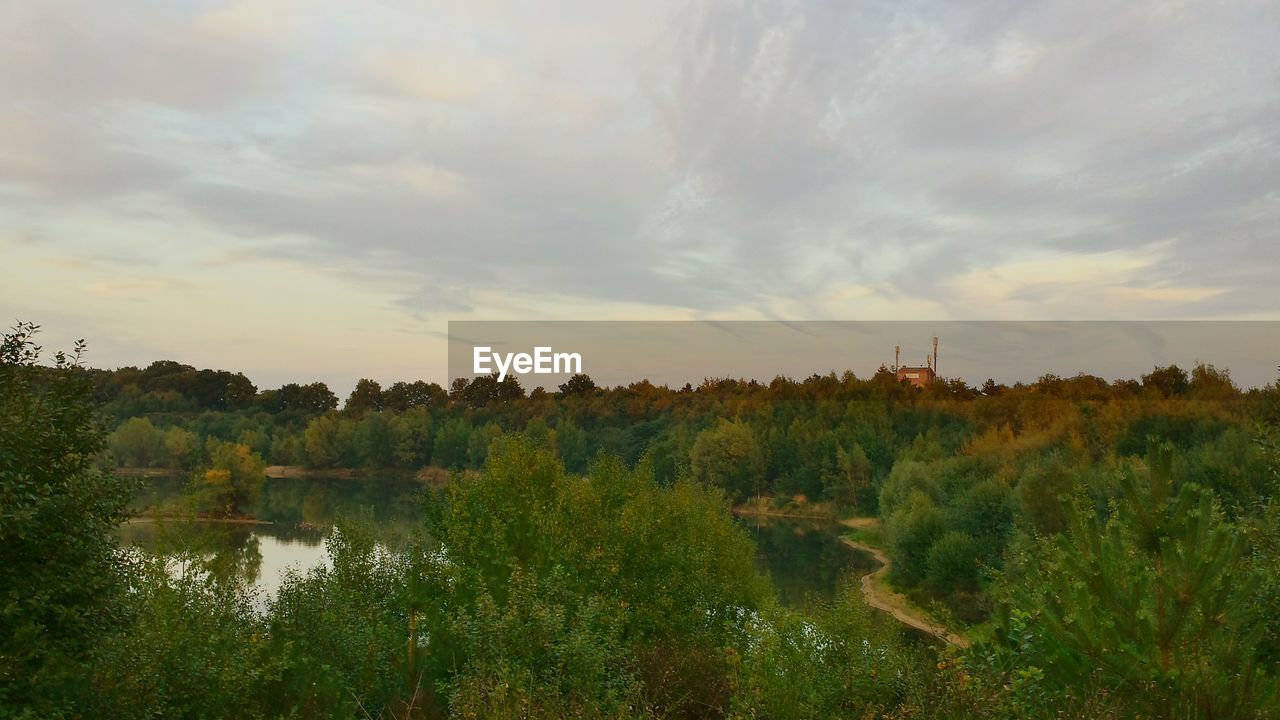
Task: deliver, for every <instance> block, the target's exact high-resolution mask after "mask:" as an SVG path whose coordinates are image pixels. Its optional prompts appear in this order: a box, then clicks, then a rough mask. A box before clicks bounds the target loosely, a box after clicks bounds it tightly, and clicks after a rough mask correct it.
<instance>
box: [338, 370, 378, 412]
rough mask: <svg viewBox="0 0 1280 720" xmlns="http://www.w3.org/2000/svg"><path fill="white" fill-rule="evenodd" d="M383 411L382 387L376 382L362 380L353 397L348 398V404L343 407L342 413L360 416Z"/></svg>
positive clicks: (352, 393) (358, 383)
mask: <svg viewBox="0 0 1280 720" xmlns="http://www.w3.org/2000/svg"><path fill="white" fill-rule="evenodd" d="M381 409H382V386H381V385H379V384H378V383H377V381H375V380H369V379H367V378H361V379H360V380H359V381H358V382H357V383H356V387H355V389H354V390H352V391H351V395H350V396H349V397H348V398H347V404H346V405H343V406H342V411H343V412H345V413H349V414H351V415H355V416H360V415H364V414H365V413H367V412H369V411H377V410H381Z"/></svg>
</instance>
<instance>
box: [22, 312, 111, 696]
mask: <svg viewBox="0 0 1280 720" xmlns="http://www.w3.org/2000/svg"><path fill="white" fill-rule="evenodd" d="M38 329H39V328H38V326H36V325H33V324H30V323H18V324H17V326H16V327H14V328H13V329H12V330H11V331H10V332H6V333H5V334H4V336H3V342H0V708H4V709H5V710H6V711H7V712H11V713H13V714H15V715H23V714H24V712H25V713H27V714H28V716H30V717H53V716H57V715H59V714H62V713H63V712H65V711H67V710H68V709H69V708H68V705H69V703H70V702H71V701H72V700H73V699H74V698H76V697H78V696H79V695H80V694H81V693H82V692H83V690H84V683H83V681H82V677H83V673H82V670H81V664H82V663H83V662H84V659H85V658H86V656H87V655H88V653H89V652H90V651H91V650H92V649H93V648H94V647H95V646H96V644H97V643H98V641H99V640H100V638H101V637H102V634H103V633H104V632H107V631H109V630H110V629H111V628H113V627H115V626H117V625H118V624H119V623H120V621H121V620H122V612H123V610H122V604H121V602H120V601H121V598H122V594H123V592H124V591H125V588H126V586H127V578H128V571H127V564H126V560H125V557H124V556H123V555H122V554H121V553H120V552H119V548H118V546H117V544H116V541H115V536H114V534H113V531H114V529H115V527H116V525H118V524H119V523H120V522H121V521H122V520H123V519H124V518H125V517H126V507H127V505H128V503H129V501H130V500H131V499H132V496H133V493H134V491H135V490H136V484H134V483H130V482H126V481H124V480H121V479H119V478H116V477H115V476H113V475H111V474H109V473H105V472H103V471H101V470H99V469H98V468H97V467H95V466H94V464H93V459H94V457H95V456H97V455H98V454H99V453H100V452H101V451H102V450H103V449H104V447H105V443H104V438H103V433H102V430H101V428H100V427H99V425H98V423H97V421H96V420H95V418H94V410H93V406H92V404H91V398H92V393H93V386H92V384H91V383H90V382H89V378H88V376H87V374H86V373H85V371H84V370H83V369H82V368H81V367H80V362H81V357H82V352H83V349H84V344H83V342H81V343H77V344H76V351H75V353H74V355H71V356H66V355H64V354H63V353H58V354H57V355H56V356H55V358H54V366H53V368H45V367H39V366H38V365H37V363H38V361H39V358H40V347H39V346H38V345H36V344H35V341H34V337H35V335H36V333H37V331H38Z"/></svg>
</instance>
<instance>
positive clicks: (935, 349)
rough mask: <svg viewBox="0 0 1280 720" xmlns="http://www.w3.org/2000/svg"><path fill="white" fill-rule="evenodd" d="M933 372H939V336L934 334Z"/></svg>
mask: <svg viewBox="0 0 1280 720" xmlns="http://www.w3.org/2000/svg"><path fill="white" fill-rule="evenodd" d="M933 374H934V375H937V374H938V336H937V335H934V336H933Z"/></svg>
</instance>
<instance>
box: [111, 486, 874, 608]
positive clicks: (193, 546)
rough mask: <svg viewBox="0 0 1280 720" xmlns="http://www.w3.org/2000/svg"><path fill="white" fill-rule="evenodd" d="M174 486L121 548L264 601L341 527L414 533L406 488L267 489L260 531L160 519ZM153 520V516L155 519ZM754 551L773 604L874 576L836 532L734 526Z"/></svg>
mask: <svg viewBox="0 0 1280 720" xmlns="http://www.w3.org/2000/svg"><path fill="white" fill-rule="evenodd" d="M182 489H183V481H182V479H181V478H165V477H159V478H148V481H147V483H146V485H145V487H144V488H143V489H142V491H141V492H140V493H139V495H138V497H137V499H136V500H135V502H134V506H133V511H134V513H135V515H138V516H140V517H138V518H135V519H134V520H133V521H132V522H130V523H127V524H125V525H123V526H122V527H121V528H120V535H121V540H122V541H123V542H124V543H125V544H127V545H133V546H135V547H139V548H142V549H144V550H146V551H148V552H151V553H155V554H158V555H166V556H178V555H182V556H186V557H190V558H195V559H196V561H197V562H199V563H201V566H202V567H203V568H204V569H207V570H208V571H210V572H213V573H216V574H217V575H218V576H219V577H223V578H226V579H232V580H235V581H237V582H241V583H244V584H246V585H250V586H254V587H256V588H257V589H258V590H259V596H260V597H261V598H263V600H264V601H265V599H267V598H271V597H274V595H275V593H276V591H277V590H278V589H279V587H280V584H281V581H282V580H283V578H284V576H285V573H286V571H288V570H289V569H293V570H297V571H306V570H308V569H310V568H313V567H318V566H320V565H322V564H324V563H326V562H327V561H328V556H327V555H326V553H325V548H324V538H325V536H326V535H327V534H328V531H329V528H330V527H331V526H332V525H333V524H334V523H335V522H337V521H339V520H341V519H342V518H349V517H353V516H357V515H359V516H365V517H367V518H368V519H369V520H371V522H372V529H373V531H374V533H375V536H376V537H377V539H378V540H379V541H380V542H382V543H383V544H385V545H387V546H390V547H396V546H399V545H400V544H402V543H403V542H404V541H406V540H408V539H409V538H411V537H412V536H413V535H414V534H415V533H420V532H421V530H422V528H423V520H424V517H425V514H426V502H428V499H427V495H426V492H425V491H424V489H423V488H422V486H420V485H418V484H417V483H415V482H413V481H410V480H401V479H394V478H362V479H359V480H326V479H313V478H273V479H269V480H267V482H266V484H265V486H264V487H263V491H262V495H261V497H260V498H259V500H258V502H257V504H256V505H255V507H254V508H253V509H252V511H251V512H252V515H253V516H254V517H255V518H257V519H258V520H260V521H262V524H237V523H225V522H212V521H199V520H189V519H186V520H184V519H165V518H164V515H165V514H166V513H172V512H174V511H178V510H180V509H181V508H182ZM157 510H159V511H160V512H158V513H157V512H156V511H157ZM739 522H741V523H742V525H743V527H745V528H746V529H747V531H748V532H749V533H750V534H751V536H752V538H753V539H754V540H755V543H756V563H757V566H758V567H759V568H760V570H761V571H762V572H765V573H767V574H768V575H769V576H770V577H771V578H772V579H773V583H774V586H775V587H776V588H777V591H778V594H779V599H780V600H781V601H782V602H783V603H785V604H788V605H802V604H804V603H805V602H808V601H809V600H811V599H822V600H826V599H830V598H832V597H833V596H834V594H835V591H836V588H837V587H838V585H839V582H840V580H841V578H842V577H843V576H845V575H846V574H848V573H856V574H858V575H861V574H863V573H865V572H868V571H870V570H872V569H874V567H875V561H874V560H872V559H871V558H870V557H868V556H867V555H866V554H865V553H861V552H859V551H857V550H854V549H852V548H850V547H848V546H847V545H845V544H844V543H842V542H841V541H840V530H841V528H840V526H838V525H835V524H833V523H824V522H815V521H810V520H803V519H795V518H754V517H753V518H740V519H739Z"/></svg>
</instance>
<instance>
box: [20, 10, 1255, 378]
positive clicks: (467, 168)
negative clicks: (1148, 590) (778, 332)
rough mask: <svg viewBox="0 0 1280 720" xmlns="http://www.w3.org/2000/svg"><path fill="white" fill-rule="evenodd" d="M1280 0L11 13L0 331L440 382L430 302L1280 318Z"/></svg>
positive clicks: (729, 312)
mask: <svg viewBox="0 0 1280 720" xmlns="http://www.w3.org/2000/svg"><path fill="white" fill-rule="evenodd" d="M1277 37H1280V3H1276V2H1274V0H1239V1H1230V0H1228V1H1225V2H1214V3H1208V2H1145V1H1143V0H1134V1H1132V2H1124V3H1114V2H1099V1H1095V0H1050V1H1044V2H1037V1H1034V0H1033V1H1027V2H1013V1H1004V0H993V1H988V2H981V1H978V2H965V3H956V2H944V1H938V2H914V1H911V0H905V1H903V0H894V1H892V2H889V1H886V2H860V1H855V0H849V1H847V2H845V1H841V2H833V1H831V0H797V1H793V2H733V1H726V2H674V3H673V2H665V1H664V0H645V1H644V2H607V3H602V2H599V1H598V0H584V1H581V2H578V1H576V0H575V1H571V2H538V3H531V2H491V1H487V0H465V1H461V2H454V1H452V0H433V1H432V2H429V3H426V2H421V1H420V0H413V1H411V0H405V1H396V0H368V1H366V2H335V1H332V0H307V1H306V2H302V1H297V2H295V1H293V0H244V1H242V2H214V1H204V0H136V1H135V2H130V3H104V2H101V1H100V0H59V2H44V1H43V0H3V1H0V90H2V92H0V314H3V315H6V316H9V317H10V318H12V319H13V320H17V319H22V320H30V321H35V322H38V323H40V324H42V325H43V327H44V336H43V337H44V340H45V344H46V346H47V347H49V348H54V347H66V346H68V345H69V344H70V341H71V340H72V339H74V338H79V337H84V338H86V339H87V340H88V341H89V347H90V356H89V357H90V362H91V363H92V364H94V365H97V366H102V367H114V366H119V365H145V364H147V363H149V362H150V361H152V360H154V359H158V358H170V359H176V360H181V361H183V362H188V363H191V364H193V365H197V366H199V367H216V368H228V369H235V370H243V371H244V372H246V374H248V375H249V376H250V378H252V379H253V380H255V382H257V383H258V385H259V386H261V387H271V386H276V385H279V384H280V383H283V382H290V381H310V380H315V379H319V380H324V381H326V382H329V383H330V384H331V386H333V387H334V388H335V390H338V391H345V390H346V389H349V388H350V387H351V386H352V385H354V382H355V380H356V379H357V378H359V377H372V378H375V379H379V380H381V381H383V382H390V381H392V380H397V379H417V378H423V379H428V380H437V381H442V380H444V377H445V374H446V366H447V352H446V341H445V337H446V328H447V322H448V321H449V320H518V319H538V320H569V319H594V320H608V319H632V320H663V319H700V320H730V319H780V320H867V319H909V320H977V319H1016V320H1065V319H1227V318H1229V319H1277V318H1280V293H1277V292H1276V291H1275V289H1274V286H1275V279H1276V277H1277V271H1278V270H1280V237H1278V236H1280V43H1278V42H1276V41H1275V39H1276V38H1277Z"/></svg>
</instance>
